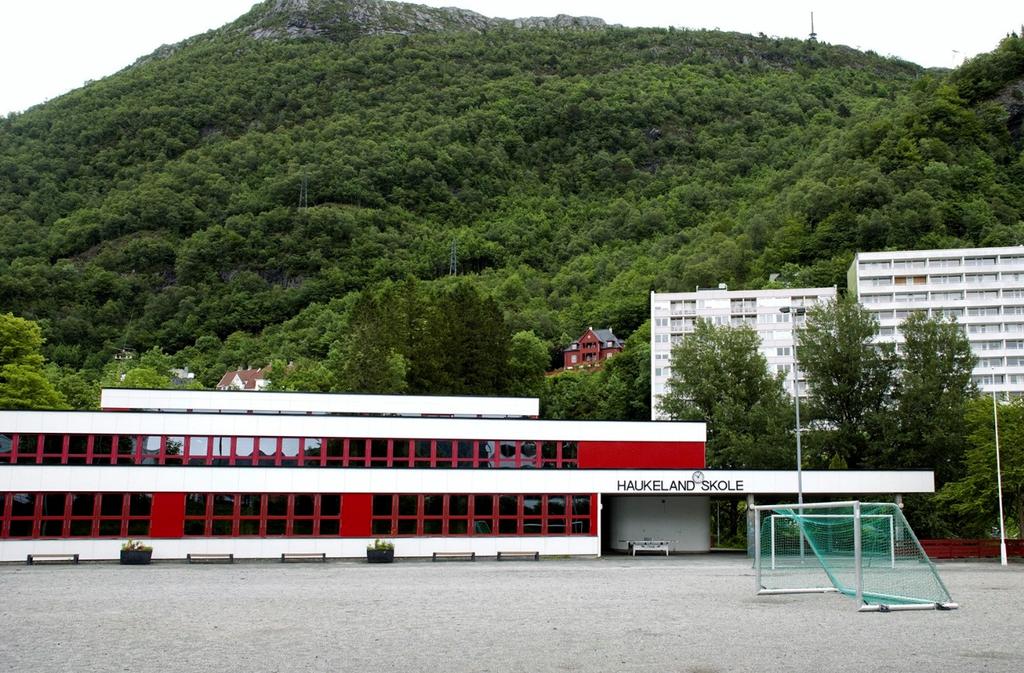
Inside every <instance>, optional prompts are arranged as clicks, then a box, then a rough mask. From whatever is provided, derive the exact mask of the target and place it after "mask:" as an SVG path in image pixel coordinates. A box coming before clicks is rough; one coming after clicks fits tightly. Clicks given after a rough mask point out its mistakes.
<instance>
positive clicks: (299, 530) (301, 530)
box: [292, 519, 313, 535]
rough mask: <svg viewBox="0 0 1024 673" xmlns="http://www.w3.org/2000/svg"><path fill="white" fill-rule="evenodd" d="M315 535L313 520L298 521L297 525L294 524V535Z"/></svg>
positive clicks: (296, 521)
mask: <svg viewBox="0 0 1024 673" xmlns="http://www.w3.org/2000/svg"><path fill="white" fill-rule="evenodd" d="M312 534H313V520H312V519H296V520H295V523H293V524H292V535H312Z"/></svg>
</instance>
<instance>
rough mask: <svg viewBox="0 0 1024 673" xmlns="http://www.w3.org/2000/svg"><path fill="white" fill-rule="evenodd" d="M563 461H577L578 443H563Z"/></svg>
mask: <svg viewBox="0 0 1024 673" xmlns="http://www.w3.org/2000/svg"><path fill="white" fill-rule="evenodd" d="M562 460H576V442H562Z"/></svg>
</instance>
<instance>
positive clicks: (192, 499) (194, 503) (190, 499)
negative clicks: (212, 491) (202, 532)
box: [185, 493, 206, 516]
mask: <svg viewBox="0 0 1024 673" xmlns="http://www.w3.org/2000/svg"><path fill="white" fill-rule="evenodd" d="M185 514H187V515H191V516H206V494H205V493H189V494H188V495H186V496H185Z"/></svg>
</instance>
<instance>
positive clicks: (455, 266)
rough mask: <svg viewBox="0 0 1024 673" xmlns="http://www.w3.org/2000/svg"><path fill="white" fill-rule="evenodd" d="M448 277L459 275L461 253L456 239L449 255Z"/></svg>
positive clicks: (453, 240)
mask: <svg viewBox="0 0 1024 673" xmlns="http://www.w3.org/2000/svg"><path fill="white" fill-rule="evenodd" d="M448 275H449V276H457V275H459V251H458V245H457V243H456V242H455V239H454V238H453V239H452V247H451V253H450V254H449V255H448Z"/></svg>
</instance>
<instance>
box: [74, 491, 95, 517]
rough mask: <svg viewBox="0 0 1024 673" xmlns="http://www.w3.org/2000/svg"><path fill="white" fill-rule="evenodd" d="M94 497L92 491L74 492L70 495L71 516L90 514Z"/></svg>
mask: <svg viewBox="0 0 1024 673" xmlns="http://www.w3.org/2000/svg"><path fill="white" fill-rule="evenodd" d="M94 500H95V498H94V496H93V494H92V493H75V494H73V495H72V496H71V516H92V505H93V502H94Z"/></svg>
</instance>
